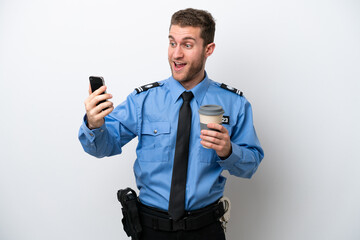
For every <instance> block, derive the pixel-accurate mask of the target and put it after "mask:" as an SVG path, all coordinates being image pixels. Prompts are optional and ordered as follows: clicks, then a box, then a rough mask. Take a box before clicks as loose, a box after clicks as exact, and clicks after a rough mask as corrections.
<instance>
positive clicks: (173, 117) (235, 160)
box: [79, 75, 264, 210]
mask: <svg viewBox="0 0 360 240" xmlns="http://www.w3.org/2000/svg"><path fill="white" fill-rule="evenodd" d="M159 84H160V86H158V87H154V88H151V89H149V90H147V91H144V92H141V93H137V92H136V91H134V92H133V93H131V94H130V95H129V96H128V97H127V99H126V101H124V102H123V103H121V104H120V105H119V106H117V107H116V108H115V109H114V111H113V112H112V113H111V114H109V115H108V116H106V117H105V124H104V125H103V126H102V127H100V128H98V129H93V130H90V129H88V128H87V126H86V117H85V118H84V122H83V124H82V126H81V127H80V131H79V140H80V142H81V144H82V146H83V148H84V150H85V151H86V152H87V153H89V154H91V155H93V156H95V157H104V156H112V155H116V154H120V153H121V148H122V147H123V146H124V145H125V144H126V143H128V142H129V141H130V140H132V139H133V138H135V137H136V136H137V137H138V145H137V148H136V153H137V159H136V161H135V164H134V173H135V177H136V184H137V187H138V188H139V190H140V194H139V197H140V200H141V202H142V203H144V204H146V205H148V206H152V207H156V208H159V209H162V210H167V209H168V205H169V196H170V187H171V178H172V167H173V161H174V153H175V142H176V134H177V125H178V116H179V109H180V107H181V105H182V102H183V100H182V98H181V96H180V95H181V94H182V92H184V91H185V88H184V87H183V86H182V85H181V84H180V83H179V82H178V81H176V80H175V79H174V78H172V77H170V78H169V79H167V80H164V81H161V82H159ZM191 92H192V93H193V94H194V98H193V99H192V100H191V103H190V104H191V109H192V120H191V121H192V126H191V134H190V149H189V163H188V175H187V184H186V196H185V197H186V199H185V209H186V210H195V209H199V208H202V207H205V206H207V205H209V204H211V203H213V202H215V201H216V200H217V199H219V198H220V197H221V196H222V195H223V191H224V187H225V182H226V178H225V177H224V176H222V175H221V173H222V171H223V170H228V171H229V173H230V174H232V175H235V176H239V177H244V178H250V177H251V176H252V175H253V174H254V173H255V171H256V169H257V168H258V165H259V163H260V162H261V160H262V158H263V156H264V153H263V150H262V148H261V146H260V143H259V140H258V138H257V136H256V133H255V129H254V126H253V119H252V110H251V106H250V103H249V102H248V101H247V100H246V99H245V97H243V96H240V95H238V94H236V93H233V92H230V91H228V90H226V89H223V88H221V87H220V84H219V83H217V82H214V81H212V80H210V79H209V78H208V77H207V75H206V77H205V79H204V80H203V81H202V82H200V83H199V84H198V85H197V86H195V87H194V88H193V89H191ZM208 104H216V105H220V106H222V107H223V109H224V111H225V113H224V116H228V117H229V124H223V126H225V127H226V128H227V130H228V131H229V135H230V137H231V144H232V154H231V155H230V156H229V157H228V158H227V159H225V160H221V159H220V158H219V157H218V156H217V154H216V152H215V151H214V150H213V149H205V148H204V147H203V146H202V145H201V144H200V122H199V113H198V110H199V107H200V106H202V105H208Z"/></svg>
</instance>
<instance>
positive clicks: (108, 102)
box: [92, 101, 114, 114]
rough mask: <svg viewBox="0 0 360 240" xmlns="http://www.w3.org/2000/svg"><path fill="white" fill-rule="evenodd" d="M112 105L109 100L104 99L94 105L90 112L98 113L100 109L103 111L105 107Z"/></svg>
mask: <svg viewBox="0 0 360 240" xmlns="http://www.w3.org/2000/svg"><path fill="white" fill-rule="evenodd" d="M113 106H114V104H113V103H112V102H111V101H106V102H103V103H100V104H99V105H97V106H96V107H94V109H93V111H92V113H93V114H99V113H101V112H102V111H104V110H105V109H106V108H110V107H113Z"/></svg>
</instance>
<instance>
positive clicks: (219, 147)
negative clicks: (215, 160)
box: [200, 140, 221, 151]
mask: <svg viewBox="0 0 360 240" xmlns="http://www.w3.org/2000/svg"><path fill="white" fill-rule="evenodd" d="M200 143H201V145H203V146H204V147H207V148H211V149H214V150H215V151H219V150H220V149H221V146H220V145H217V144H214V143H212V142H207V141H205V140H201V141H200Z"/></svg>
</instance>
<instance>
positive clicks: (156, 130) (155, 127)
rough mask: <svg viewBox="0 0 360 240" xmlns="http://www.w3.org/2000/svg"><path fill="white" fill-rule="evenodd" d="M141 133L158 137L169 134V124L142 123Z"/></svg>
mask: <svg viewBox="0 0 360 240" xmlns="http://www.w3.org/2000/svg"><path fill="white" fill-rule="evenodd" d="M141 133H142V134H147V135H159V134H165V133H170V123H169V122H147V123H144V125H143V127H142V130H141Z"/></svg>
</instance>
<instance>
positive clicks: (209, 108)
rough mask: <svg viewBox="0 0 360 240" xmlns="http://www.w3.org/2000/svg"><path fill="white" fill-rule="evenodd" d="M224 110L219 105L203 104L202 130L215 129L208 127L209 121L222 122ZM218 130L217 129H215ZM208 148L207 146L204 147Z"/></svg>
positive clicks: (201, 114)
mask: <svg viewBox="0 0 360 240" xmlns="http://www.w3.org/2000/svg"><path fill="white" fill-rule="evenodd" d="M223 114H224V110H223V108H222V107H221V106H219V105H203V106H201V107H200V109H199V115H200V128H201V130H204V129H206V130H214V129H209V128H208V127H207V124H208V123H217V124H221V123H222V117H223ZM214 131H217V130H214ZM204 148H207V147H204Z"/></svg>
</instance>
